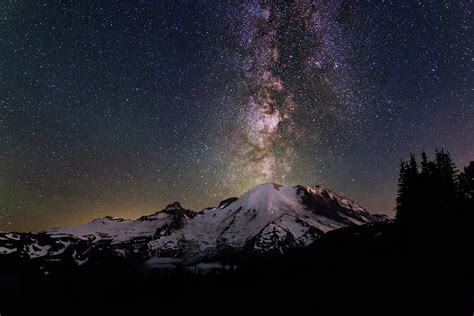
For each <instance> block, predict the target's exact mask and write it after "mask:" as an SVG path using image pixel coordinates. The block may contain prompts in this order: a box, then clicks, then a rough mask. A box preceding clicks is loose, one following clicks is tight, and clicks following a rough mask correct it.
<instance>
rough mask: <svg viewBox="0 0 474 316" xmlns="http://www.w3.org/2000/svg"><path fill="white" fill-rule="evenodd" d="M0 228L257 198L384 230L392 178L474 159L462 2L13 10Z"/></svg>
mask: <svg viewBox="0 0 474 316" xmlns="http://www.w3.org/2000/svg"><path fill="white" fill-rule="evenodd" d="M2 9H3V10H2V11H1V12H0V57H1V58H0V103H1V104H0V145H1V147H0V230H41V229H46V228H48V227H52V226H63V225H70V224H77V223H81V222H86V221H89V220H91V219H92V218H95V217H100V216H105V215H113V216H121V217H127V218H135V217H138V216H140V215H143V214H149V213H151V212H154V211H156V210H158V209H161V208H163V207H164V206H165V205H166V204H168V203H171V202H174V201H176V200H177V201H180V202H181V203H182V205H184V206H185V207H187V208H191V209H194V210H200V209H203V208H205V207H208V206H212V205H216V203H218V202H219V201H220V200H222V199H224V198H227V197H230V196H238V195H240V194H242V193H243V192H244V191H245V190H247V189H250V188H252V187H253V186H255V185H257V184H259V183H261V182H281V183H286V184H302V185H309V184H323V185H325V186H327V187H329V188H331V189H333V190H335V191H337V192H340V193H343V194H345V195H347V196H349V197H351V198H353V199H354V200H356V201H357V202H359V203H360V204H362V205H364V206H365V207H366V208H367V209H368V210H369V211H372V212H381V213H385V214H389V215H393V213H392V211H393V207H394V201H395V193H396V184H397V176H398V165H399V161H400V159H401V158H406V157H407V156H408V154H409V153H410V152H419V151H421V150H423V149H425V150H427V151H428V152H432V151H434V149H435V148H441V147H445V148H447V149H449V150H450V152H451V153H452V155H453V157H454V159H455V161H456V162H457V163H458V165H465V164H466V163H467V162H468V161H469V160H473V158H474V146H473V144H474V142H473V137H474V126H473V125H474V124H473V120H474V110H473V93H472V91H473V90H472V87H473V83H474V78H473V73H472V64H473V61H474V59H473V58H474V56H473V52H472V49H473V45H472V40H471V38H472V22H471V21H472V16H471V11H472V2H470V1H457V2H454V1H436V2H434V1H419V2H417V1H376V2H371V1H342V0H341V1H316V0H313V1H309V0H308V1H292V2H284V1H260V2H259V1H223V2H212V1H179V2H178V1H107V2H103V3H102V2H97V1H8V2H5V3H4V4H3V8H2Z"/></svg>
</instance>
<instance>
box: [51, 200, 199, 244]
mask: <svg viewBox="0 0 474 316" xmlns="http://www.w3.org/2000/svg"><path fill="white" fill-rule="evenodd" d="M194 214H195V213H194V212H192V211H189V210H185V209H183V208H182V207H181V205H180V204H179V203H178V202H175V203H173V204H170V205H168V206H167V207H166V208H165V209H164V210H162V211H160V212H156V213H155V214H152V215H148V216H143V217H140V218H138V219H136V220H129V219H123V218H116V217H111V216H106V217H102V218H97V219H95V220H93V221H92V222H90V223H87V224H82V225H76V226H69V227H63V228H54V229H50V230H48V231H47V233H48V234H51V235H72V236H74V237H77V238H81V239H87V240H91V241H99V240H103V239H109V240H112V243H113V244H118V243H121V242H125V241H128V240H130V239H133V238H140V237H150V236H153V235H154V234H155V233H156V231H157V229H158V228H160V227H163V226H164V225H167V224H168V225H170V224H173V225H175V226H176V227H181V226H182V225H183V224H185V223H187V221H188V220H190V219H191V218H193V217H194Z"/></svg>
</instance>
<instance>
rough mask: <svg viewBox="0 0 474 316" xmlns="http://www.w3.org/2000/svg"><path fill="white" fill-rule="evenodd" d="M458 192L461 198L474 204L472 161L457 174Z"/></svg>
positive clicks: (473, 167) (473, 168)
mask: <svg viewBox="0 0 474 316" xmlns="http://www.w3.org/2000/svg"><path fill="white" fill-rule="evenodd" d="M459 194H460V198H461V199H462V200H464V201H465V202H467V203H469V204H470V205H472V206H474V205H473V204H474V161H471V162H470V163H469V165H468V166H466V167H464V170H463V171H462V172H461V173H460V174H459ZM473 211H474V210H473Z"/></svg>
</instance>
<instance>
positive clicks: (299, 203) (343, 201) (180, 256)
mask: <svg viewBox="0 0 474 316" xmlns="http://www.w3.org/2000/svg"><path fill="white" fill-rule="evenodd" d="M386 220H389V218H388V217H386V216H383V215H374V214H370V213H369V212H368V211H367V210H366V209H364V208H363V207H362V206H360V205H359V204H357V203H356V202H354V201H353V200H351V199H349V198H346V197H344V196H342V195H339V194H337V193H336V192H333V191H331V190H329V189H327V188H325V187H322V186H320V185H315V186H307V187H304V186H293V187H291V186H284V185H279V184H275V183H266V184H261V185H259V186H257V187H255V188H253V189H251V190H248V191H247V192H245V193H244V194H242V195H241V196H240V197H238V198H237V197H232V198H228V199H225V200H223V201H221V202H220V203H219V204H218V206H217V207H213V208H207V209H204V210H202V211H199V212H195V211H192V210H189V209H186V208H183V207H182V206H181V204H180V203H179V202H174V203H171V204H168V206H167V207H166V208H164V209H163V210H161V211H158V212H155V213H153V214H150V215H145V216H141V217H139V218H137V219H135V220H130V219H123V218H117V217H112V216H105V217H101V218H97V219H94V220H92V221H91V222H89V223H86V224H80V225H73V226H67V227H60V228H52V229H49V230H46V231H44V232H40V233H11V232H4V233H0V261H1V260H2V258H3V259H4V258H5V257H9V258H10V259H12V260H20V261H21V260H22V261H25V262H26V261H29V260H32V259H34V260H35V262H38V266H39V268H40V269H41V270H42V271H45V272H47V271H49V270H52V269H54V267H55V266H60V265H61V264H62V263H63V262H65V261H67V262H70V261H72V262H73V263H75V264H76V265H77V266H81V265H84V264H87V263H88V261H89V259H90V258H96V257H97V258H100V256H101V254H102V253H105V252H107V253H110V254H112V255H113V256H117V257H120V258H122V259H126V260H131V259H133V260H138V261H139V262H143V263H144V264H145V265H146V266H148V267H151V268H170V267H178V266H185V267H195V266H196V265H200V266H202V265H203V264H207V265H208V266H212V267H218V266H219V265H221V263H222V262H227V261H229V260H231V261H235V262H239V261H240V260H241V259H242V258H248V257H252V256H254V257H258V256H261V255H278V254H283V253H285V252H287V251H288V250H291V249H293V248H300V247H306V246H308V245H309V244H311V243H313V242H315V241H316V240H317V239H318V238H319V237H321V236H322V235H323V234H324V233H326V232H328V231H331V230H334V229H338V228H342V227H346V226H350V225H361V224H367V223H372V222H379V221H386ZM15 258H16V259H15Z"/></svg>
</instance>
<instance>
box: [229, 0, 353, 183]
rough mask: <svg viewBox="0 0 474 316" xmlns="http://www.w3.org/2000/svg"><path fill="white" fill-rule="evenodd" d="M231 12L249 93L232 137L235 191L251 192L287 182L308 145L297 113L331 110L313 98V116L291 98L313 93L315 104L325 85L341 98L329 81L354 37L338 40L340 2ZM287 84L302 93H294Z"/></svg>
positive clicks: (262, 5)
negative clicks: (241, 187) (299, 148)
mask: <svg viewBox="0 0 474 316" xmlns="http://www.w3.org/2000/svg"><path fill="white" fill-rule="evenodd" d="M232 9H233V11H232V15H231V19H232V20H231V22H232V23H234V25H236V27H235V29H234V31H236V32H237V33H238V34H239V40H240V42H239V43H238V44H239V47H240V50H239V52H240V54H241V55H240V56H239V57H240V58H241V71H243V72H244V76H245V81H246V84H247V88H248V93H247V95H245V96H244V97H243V98H244V100H243V101H242V102H241V104H239V105H238V106H239V107H240V115H239V116H238V117H237V120H239V121H240V122H241V123H240V124H239V128H238V130H237V131H235V132H234V133H233V137H232V138H231V141H232V143H231V147H237V148H235V149H234V154H235V160H234V161H233V162H232V163H231V164H230V166H231V169H230V172H231V175H233V176H234V177H233V181H232V182H231V185H235V184H236V183H235V182H236V181H237V182H238V181H239V180H241V181H242V180H243V181H244V182H245V185H247V186H248V185H249V183H254V184H258V183H262V182H285V181H286V180H285V175H287V174H288V172H290V170H291V167H292V165H293V164H294V163H295V161H296V160H298V154H297V152H296V151H295V148H294V143H295V142H298V141H304V140H305V132H304V130H303V129H302V128H301V126H300V124H299V122H298V121H297V119H296V118H295V116H296V115H297V114H298V113H296V112H297V111H299V112H300V114H301V112H303V114H304V115H310V116H313V117H315V119H317V117H316V115H317V114H318V113H320V112H323V111H324V112H328V111H330V110H331V108H330V107H328V104H327V103H325V102H324V101H323V102H321V100H317V101H316V100H314V101H315V102H314V103H313V104H312V105H311V107H313V108H314V111H313V113H310V111H307V110H306V109H304V108H303V107H301V106H300V107H299V105H298V103H297V102H296V101H295V97H294V92H300V93H301V91H302V89H301V88H302V87H308V88H309V89H313V91H312V94H313V95H316V98H317V97H319V96H318V94H320V93H322V91H320V90H321V85H320V84H319V83H318V82H317V81H320V82H324V83H326V84H327V85H328V87H329V89H330V90H332V92H333V93H334V94H335V98H338V97H339V95H338V93H339V91H338V88H340V85H339V84H338V83H335V82H332V81H331V75H334V73H336V72H337V68H338V67H339V68H343V67H344V57H345V50H347V48H348V44H347V42H348V38H350V36H351V34H347V35H346V36H345V37H344V36H342V35H341V30H340V29H339V27H338V24H337V22H336V19H338V18H341V15H340V14H341V10H342V6H341V3H338V2H336V1H335V2H331V3H326V4H325V3H323V2H321V3H319V2H316V1H297V2H294V3H285V2H282V1H269V2H249V3H245V2H244V3H243V4H242V5H239V6H235V7H234V8H232ZM287 81H292V82H293V86H295V87H298V86H299V87H298V89H295V90H296V91H292V89H291V88H289V87H288V85H287ZM311 81H316V84H314V85H311ZM341 81H342V80H341V79H339V81H338V82H341ZM348 92H349V91H345V93H346V94H347V93H348ZM344 105H345V104H342V103H340V104H338V107H343V106H344ZM332 110H334V108H333V109H332ZM337 110H340V111H341V112H342V111H343V110H341V109H339V108H338V109H337ZM315 119H314V120H315ZM248 179H251V181H248Z"/></svg>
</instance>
